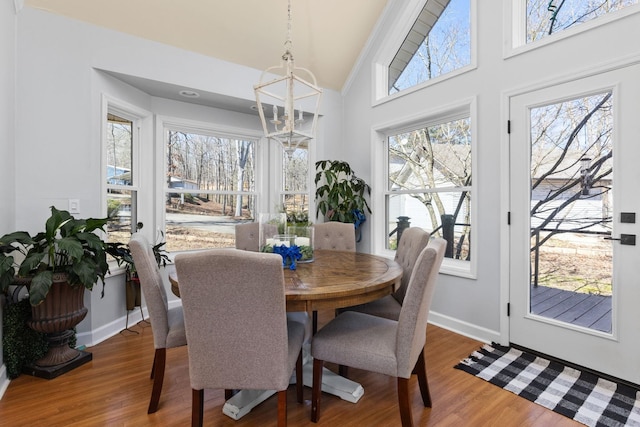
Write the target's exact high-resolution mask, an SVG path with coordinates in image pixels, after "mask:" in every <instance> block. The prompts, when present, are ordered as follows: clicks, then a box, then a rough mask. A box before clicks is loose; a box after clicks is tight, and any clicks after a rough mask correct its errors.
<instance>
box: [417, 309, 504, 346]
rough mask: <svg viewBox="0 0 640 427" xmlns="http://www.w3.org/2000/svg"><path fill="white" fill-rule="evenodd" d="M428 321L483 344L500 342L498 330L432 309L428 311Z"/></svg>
mask: <svg viewBox="0 0 640 427" xmlns="http://www.w3.org/2000/svg"><path fill="white" fill-rule="evenodd" d="M429 323H431V324H433V325H435V326H439V327H441V328H444V329H447V330H449V331H452V332H455V333H457V334H460V335H464V336H465V337H469V338H472V339H474V340H478V341H481V342H483V343H485V344H489V343H492V342H500V332H499V331H492V330H490V329H486V328H481V327H479V326H477V325H474V324H472V323H467V322H463V321H461V320H459V319H456V318H454V317H449V316H445V315H443V314H440V313H437V312H434V311H430V312H429Z"/></svg>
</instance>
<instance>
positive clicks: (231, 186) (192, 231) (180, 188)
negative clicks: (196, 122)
mask: <svg viewBox="0 0 640 427" xmlns="http://www.w3.org/2000/svg"><path fill="white" fill-rule="evenodd" d="M166 152H167V169H166V171H167V175H166V180H167V181H166V193H165V205H166V206H165V209H166V223H165V227H166V241H167V246H166V247H167V250H169V251H178V250H188V249H202V248H211V247H233V246H234V238H235V231H234V227H235V224H236V223H238V222H242V221H249V220H252V219H253V218H255V203H256V192H255V141H247V140H244V139H240V138H230V137H226V136H224V137H223V136H215V135H207V134H201V133H194V132H188V131H178V130H168V131H167V151H166Z"/></svg>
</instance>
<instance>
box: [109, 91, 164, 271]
mask: <svg viewBox="0 0 640 427" xmlns="http://www.w3.org/2000/svg"><path fill="white" fill-rule="evenodd" d="M108 114H114V115H117V116H119V117H122V118H123V119H127V120H130V121H131V122H132V131H133V135H132V147H131V171H132V175H131V185H119V184H109V183H107V144H108V139H107V130H108ZM152 117H153V115H152V113H150V112H149V111H147V110H144V109H141V108H139V107H136V106H134V105H132V104H129V103H127V102H125V101H122V100H119V99H117V98H114V97H111V96H109V95H106V94H104V93H103V94H102V100H101V116H100V124H101V126H100V128H101V134H100V142H101V159H100V165H101V170H100V177H101V184H102V185H101V187H102V190H101V191H102V195H103V196H102V202H101V203H102V207H101V210H102V212H104V215H105V216H106V215H107V210H108V206H107V198H108V197H109V193H108V191H109V190H113V189H115V190H124V191H130V192H131V193H132V204H131V222H132V227H135V224H137V223H138V221H139V212H140V211H141V206H142V210H144V209H145V206H149V204H148V201H145V197H148V194H150V193H151V192H152V191H153V189H150V188H145V187H144V185H143V183H144V178H143V176H144V171H143V170H142V169H141V162H140V159H141V157H142V154H141V152H142V150H143V146H144V145H145V141H146V140H149V141H150V140H151V139H150V134H151V133H150V132H149V128H150V124H151V120H152ZM145 195H147V196H145ZM133 231H134V230H132V232H133ZM122 243H126V242H122ZM110 262H111V263H112V264H113V265H112V266H111V268H110V271H111V273H112V274H113V273H117V272H119V271H120V270H121V271H124V266H122V267H120V266H117V265H116V262H115V261H110Z"/></svg>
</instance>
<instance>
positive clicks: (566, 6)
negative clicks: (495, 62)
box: [526, 0, 638, 43]
mask: <svg viewBox="0 0 640 427" xmlns="http://www.w3.org/2000/svg"><path fill="white" fill-rule="evenodd" d="M637 3H638V0H552V1H549V0H527V12H526V13H527V36H526V42H527V43H532V42H534V41H536V40H540V39H543V38H544V37H546V36H548V35H551V34H554V33H557V32H560V31H563V30H566V29H568V28H571V27H574V26H576V25H578V24H581V23H584V22H587V21H591V20H593V19H596V18H598V17H600V16H604V15H606V14H608V13H612V12H615V11H618V10H621V9H624V8H625V7H628V6H631V5H633V4H637Z"/></svg>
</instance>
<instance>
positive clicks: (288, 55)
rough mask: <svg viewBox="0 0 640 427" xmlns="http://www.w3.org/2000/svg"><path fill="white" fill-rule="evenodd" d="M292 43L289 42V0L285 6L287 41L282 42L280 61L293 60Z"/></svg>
mask: <svg viewBox="0 0 640 427" xmlns="http://www.w3.org/2000/svg"><path fill="white" fill-rule="evenodd" d="M292 45H293V43H292V41H291V0H289V3H288V6H287V40H286V41H285V42H284V48H285V52H284V54H283V55H282V59H284V60H285V61H286V60H288V59H292V60H293V54H292V53H291V49H292Z"/></svg>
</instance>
